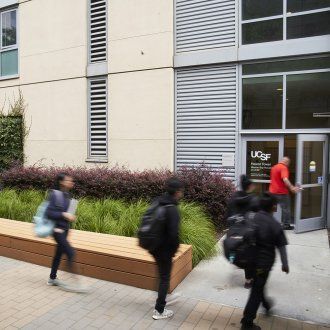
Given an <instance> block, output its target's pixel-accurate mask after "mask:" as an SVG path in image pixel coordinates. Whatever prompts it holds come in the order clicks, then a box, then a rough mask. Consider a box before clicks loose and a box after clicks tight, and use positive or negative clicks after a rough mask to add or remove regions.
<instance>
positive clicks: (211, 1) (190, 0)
mask: <svg viewBox="0 0 330 330" xmlns="http://www.w3.org/2000/svg"><path fill="white" fill-rule="evenodd" d="M235 2H236V1H235V0H176V52H177V53H180V52H186V51H193V50H202V49H210V48H218V47H229V46H235V43H236V37H235V34H236V28H235V20H236V9H235Z"/></svg>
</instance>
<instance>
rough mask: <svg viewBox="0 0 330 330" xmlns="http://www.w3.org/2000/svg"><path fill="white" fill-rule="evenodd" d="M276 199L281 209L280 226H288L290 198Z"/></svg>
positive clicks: (280, 197)
mask: <svg viewBox="0 0 330 330" xmlns="http://www.w3.org/2000/svg"><path fill="white" fill-rule="evenodd" d="M277 199H278V202H279V204H280V206H281V209H282V225H283V226H290V223H291V208H290V196H289V195H277Z"/></svg>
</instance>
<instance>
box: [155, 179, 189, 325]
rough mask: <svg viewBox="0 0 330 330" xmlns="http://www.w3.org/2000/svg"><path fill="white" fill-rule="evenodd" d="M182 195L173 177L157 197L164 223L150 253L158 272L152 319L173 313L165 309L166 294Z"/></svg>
mask: <svg viewBox="0 0 330 330" xmlns="http://www.w3.org/2000/svg"><path fill="white" fill-rule="evenodd" d="M182 197H183V184H182V182H181V181H180V180H179V179H177V178H175V177H173V178H170V179H169V180H168V181H167V182H166V192H165V194H164V195H163V196H161V197H159V199H158V201H159V204H160V206H163V207H165V225H164V228H163V234H162V235H161V237H162V238H161V242H160V244H159V245H158V247H157V249H156V250H154V251H152V252H151V254H152V255H153V257H154V258H155V261H156V263H157V267H158V273H159V287H158V298H157V301H156V305H155V310H154V313H153V316H152V317H153V319H154V320H160V319H167V318H170V317H172V316H173V315H174V313H173V311H171V310H169V309H166V308H165V307H166V296H167V292H168V289H169V285H170V278H171V270H172V258H173V257H174V255H175V253H176V251H177V250H178V247H179V226H180V214H179V210H178V203H179V200H180V199H181V198H182Z"/></svg>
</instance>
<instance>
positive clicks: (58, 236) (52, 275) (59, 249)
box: [49, 232, 63, 280]
mask: <svg viewBox="0 0 330 330" xmlns="http://www.w3.org/2000/svg"><path fill="white" fill-rule="evenodd" d="M62 235H63V233H56V232H54V239H55V241H56V243H57V247H56V253H55V256H54V258H53V262H52V268H51V272H50V276H49V277H50V278H51V279H52V280H55V279H56V276H57V270H58V267H59V265H60V262H61V258H62V254H63V239H62Z"/></svg>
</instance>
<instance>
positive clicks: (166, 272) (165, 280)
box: [155, 256, 172, 314]
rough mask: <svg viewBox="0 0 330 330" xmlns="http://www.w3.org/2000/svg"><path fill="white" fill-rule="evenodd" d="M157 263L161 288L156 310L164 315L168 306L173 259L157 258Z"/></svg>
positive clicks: (159, 288)
mask: <svg viewBox="0 0 330 330" xmlns="http://www.w3.org/2000/svg"><path fill="white" fill-rule="evenodd" d="M156 262H157V266H158V271H159V287H158V298H157V301H156V306H155V309H156V311H157V312H158V313H160V314H162V313H163V312H164V308H165V306H166V295H167V292H168V289H169V285H170V278H171V269H172V258H171V257H170V256H169V257H156Z"/></svg>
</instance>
